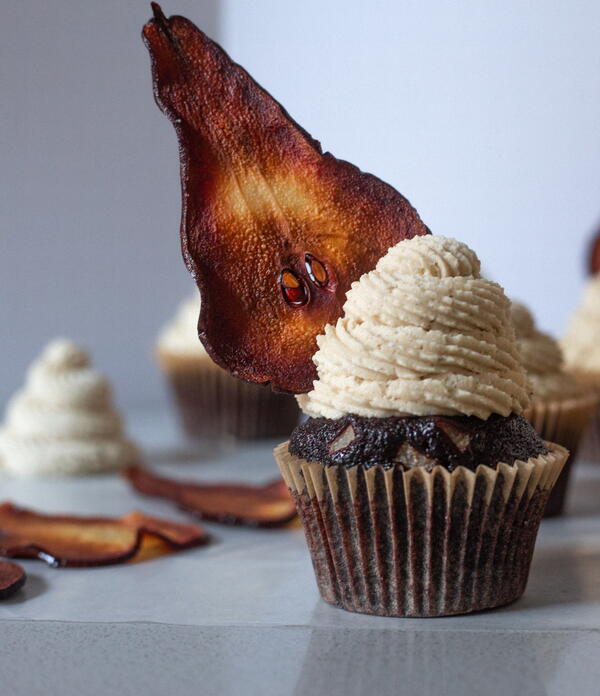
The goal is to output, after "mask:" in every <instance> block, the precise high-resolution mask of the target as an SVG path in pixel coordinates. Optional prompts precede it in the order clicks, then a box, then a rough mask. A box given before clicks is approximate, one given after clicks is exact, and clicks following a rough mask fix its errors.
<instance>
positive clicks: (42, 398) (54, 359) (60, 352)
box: [0, 339, 137, 476]
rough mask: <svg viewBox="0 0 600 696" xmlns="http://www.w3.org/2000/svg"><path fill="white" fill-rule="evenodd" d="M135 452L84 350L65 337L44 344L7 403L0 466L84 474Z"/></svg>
mask: <svg viewBox="0 0 600 696" xmlns="http://www.w3.org/2000/svg"><path fill="white" fill-rule="evenodd" d="M136 455H137V451H136V448H135V447H134V445H133V444H132V443H131V442H129V441H128V440H127V439H126V438H125V436H124V434H123V429H122V424H121V418H120V417H119V414H118V413H117V412H116V411H115V409H114V407H113V405H112V399H111V393H110V387H109V384H108V382H107V381H106V380H105V379H104V378H103V377H101V376H100V375H98V374H97V373H96V372H95V371H94V370H93V369H92V368H91V367H90V363H89V357H88V355H87V353H86V352H85V351H84V350H83V349H82V348H80V347H78V346H77V345H75V344H74V343H72V342H71V341H67V340H62V339H59V340H56V341H53V342H52V343H50V344H49V345H48V346H47V348H46V349H45V351H44V352H43V353H42V355H41V356H40V358H39V359H38V360H37V361H36V362H34V363H33V365H32V366H31V367H30V369H29V371H28V374H27V380H26V384H25V387H24V388H23V389H22V390H21V391H19V392H17V394H15V396H14V397H13V398H12V400H11V401H10V402H9V404H8V407H7V410H6V421H5V424H4V427H3V428H2V430H0V466H3V467H4V468H6V469H7V470H8V471H10V472H11V473H13V474H17V475H22V476H33V475H46V474H76V473H90V472H96V471H104V470H113V469H118V468H120V467H123V466H127V465H128V464H131V463H132V462H133V461H134V460H135V458H136Z"/></svg>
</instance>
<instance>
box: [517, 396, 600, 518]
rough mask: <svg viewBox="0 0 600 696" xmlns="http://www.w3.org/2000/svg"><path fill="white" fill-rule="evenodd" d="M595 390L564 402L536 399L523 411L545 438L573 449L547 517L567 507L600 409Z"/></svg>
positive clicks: (552, 496) (556, 487)
mask: <svg viewBox="0 0 600 696" xmlns="http://www.w3.org/2000/svg"><path fill="white" fill-rule="evenodd" d="M599 401H600V399H599V397H598V395H596V394H595V393H593V392H592V393H590V394H586V395H584V396H581V397H577V398H572V399H564V400H562V401H546V402H544V401H534V403H533V404H532V405H531V407H530V408H529V409H528V410H527V411H526V412H525V413H523V415H524V416H525V418H527V419H528V420H529V422H530V423H531V424H532V425H533V427H534V428H535V429H536V431H537V432H538V433H539V435H540V436H541V437H542V438H543V439H544V440H549V441H551V442H556V443H557V444H559V445H562V446H563V447H565V448H566V449H568V450H569V452H570V456H569V459H568V460H567V462H566V464H565V466H564V467H563V470H562V472H561V474H560V476H559V477H558V481H557V482H556V485H555V486H554V488H553V489H552V492H551V493H550V497H549V498H548V503H547V505H546V510H545V512H544V517H552V516H554V515H560V514H561V513H562V511H563V509H564V504H565V500H566V494H567V490H568V485H569V479H570V475H571V471H572V468H573V464H574V463H575V461H576V460H577V456H578V451H579V444H580V442H581V441H582V437H583V436H584V433H585V432H586V430H587V428H588V427H589V426H590V423H591V421H592V419H593V417H594V413H595V412H596V411H597V409H598V403H599Z"/></svg>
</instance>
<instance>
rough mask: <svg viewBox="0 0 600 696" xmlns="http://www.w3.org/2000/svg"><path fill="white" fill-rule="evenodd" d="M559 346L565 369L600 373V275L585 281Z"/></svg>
mask: <svg viewBox="0 0 600 696" xmlns="http://www.w3.org/2000/svg"><path fill="white" fill-rule="evenodd" d="M562 347H563V350H564V354H565V360H566V363H567V367H568V369H570V370H574V371H576V372H590V373H598V374H600V273H598V274H596V275H595V276H594V277H593V278H592V279H591V280H590V281H589V282H588V284H587V286H586V288H585V290H584V293H583V302H582V303H581V307H579V309H578V310H577V311H576V312H575V314H574V315H573V318H572V319H571V323H570V325H569V330H568V331H567V334H566V336H565V337H564V338H563V341H562Z"/></svg>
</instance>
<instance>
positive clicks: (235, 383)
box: [159, 356, 300, 439]
mask: <svg viewBox="0 0 600 696" xmlns="http://www.w3.org/2000/svg"><path fill="white" fill-rule="evenodd" d="M159 361H160V363H161V366H162V368H163V371H164V373H165V375H166V377H167V381H168V383H169V386H170V388H171V393H172V396H173V399H174V402H175V405H176V407H177V412H178V415H179V420H180V422H181V425H182V427H183V429H184V431H185V433H186V434H187V435H188V436H189V437H191V438H222V437H227V436H234V437H238V438H242V439H257V438H266V437H278V436H282V435H287V434H288V433H289V432H290V431H291V430H293V429H294V428H295V427H296V425H297V423H298V417H299V414H300V411H299V409H298V405H297V403H296V400H295V399H294V397H293V396H291V395H289V394H278V393H275V392H273V391H271V389H270V388H269V387H262V386H260V385H257V384H249V383H248V382H244V381H242V380H239V379H236V378H235V377H233V376H232V375H230V374H229V373H228V372H226V371H225V370H223V369H221V368H220V367H219V366H218V365H215V364H214V363H213V362H212V361H211V360H210V359H209V358H206V359H204V358H202V357H200V358H199V359H197V360H195V361H194V360H193V359H191V358H182V359H181V360H177V359H173V358H171V359H165V358H164V357H163V356H159Z"/></svg>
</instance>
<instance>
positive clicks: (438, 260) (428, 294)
mask: <svg viewBox="0 0 600 696" xmlns="http://www.w3.org/2000/svg"><path fill="white" fill-rule="evenodd" d="M510 305H511V303H510V300H509V299H508V298H507V297H506V295H505V294H504V291H503V289H502V288H501V287H500V286H499V285H497V284H496V283H493V282H491V281H489V280H485V279H483V278H481V276H480V263H479V259H478V258H477V256H476V255H475V253H474V252H473V251H471V249H469V247H467V246H466V245H465V244H462V243H460V242H458V241H456V240H454V239H447V238H444V237H438V236H431V235H428V236H422V237H415V238H413V239H411V240H406V241H403V242H400V243H399V244H397V245H396V246H394V247H392V248H391V249H390V250H389V251H388V253H387V254H386V255H385V256H384V257H383V258H382V259H381V260H380V261H379V263H378V264H377V266H376V268H375V269H374V270H373V271H371V272H370V273H366V274H365V275H363V276H362V277H361V278H360V280H359V281H358V282H355V283H353V285H352V287H351V289H350V290H349V292H348V295H347V299H346V303H345V305H344V316H343V317H342V318H340V319H339V320H338V321H337V324H336V325H335V326H332V325H328V326H326V328H325V333H324V335H322V336H319V337H318V339H317V343H318V348H319V349H318V351H317V353H316V354H315V356H314V361H315V364H316V366H317V371H318V375H319V378H318V380H316V381H315V382H314V385H313V390H312V391H311V392H309V393H308V394H304V395H301V396H299V397H298V401H299V403H300V406H301V408H302V410H303V411H304V412H305V413H307V414H308V415H310V416H313V417H318V416H324V417H327V418H339V417H341V416H342V415H344V414H347V413H355V414H357V415H361V416H378V417H385V416H408V415H416V416H421V415H436V414H440V415H467V416H471V415H472V416H478V417H479V418H482V419H486V418H488V417H489V416H490V415H491V414H492V413H497V414H500V415H502V416H507V415H509V414H510V413H522V412H523V410H525V409H526V408H527V407H528V406H529V386H528V383H527V377H526V373H525V370H524V368H523V366H522V364H521V360H520V356H519V350H518V346H517V343H516V339H515V333H514V328H513V325H512V321H511V317H510Z"/></svg>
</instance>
